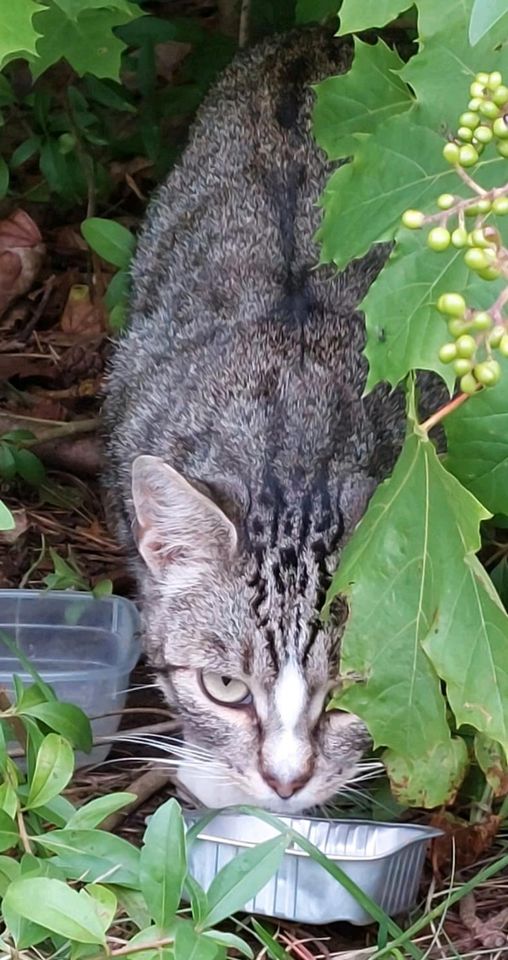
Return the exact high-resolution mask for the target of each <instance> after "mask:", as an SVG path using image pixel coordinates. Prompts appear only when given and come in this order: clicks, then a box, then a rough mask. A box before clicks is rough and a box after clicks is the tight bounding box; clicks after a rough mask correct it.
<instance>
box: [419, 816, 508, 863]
mask: <svg viewBox="0 0 508 960" xmlns="http://www.w3.org/2000/svg"><path fill="white" fill-rule="evenodd" d="M430 824H431V826H433V827H437V828H438V829H439V830H442V831H443V833H444V836H442V837H437V839H436V840H434V841H433V843H432V866H433V868H434V871H435V872H436V873H437V874H443V873H445V872H446V871H447V870H448V869H449V868H450V866H451V864H452V861H453V847H454V845H455V867H456V869H457V870H460V869H462V867H467V866H469V864H471V863H475V862H476V861H477V860H479V858H480V856H481V855H482V854H483V853H485V851H486V850H489V849H490V847H491V846H492V843H493V841H494V838H495V836H496V834H497V831H498V830H499V824H500V819H499V817H497V816H495V815H494V814H490V816H488V817H486V819H485V820H484V821H483V822H482V823H467V822H466V821H465V820H461V819H459V818H458V817H455V816H453V814H451V813H435V814H433V816H432V817H431V819H430Z"/></svg>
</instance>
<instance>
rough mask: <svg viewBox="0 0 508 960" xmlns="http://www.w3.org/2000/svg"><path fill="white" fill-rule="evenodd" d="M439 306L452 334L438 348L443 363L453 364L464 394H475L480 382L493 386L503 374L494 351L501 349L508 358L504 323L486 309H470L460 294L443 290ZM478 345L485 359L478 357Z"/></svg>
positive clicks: (507, 338) (484, 385)
mask: <svg viewBox="0 0 508 960" xmlns="http://www.w3.org/2000/svg"><path fill="white" fill-rule="evenodd" d="M437 309H438V310H439V312H440V313H442V314H443V315H444V316H445V317H447V318H448V331H449V333H450V334H451V336H452V337H453V340H452V341H451V342H450V343H445V344H444V345H443V346H442V347H441V349H440V351H439V359H440V360H441V362H442V363H453V369H454V371H455V373H456V374H457V376H458V377H460V388H461V390H462V391H463V392H464V393H474V392H475V390H476V389H477V387H478V385H479V384H480V385H481V386H483V387H493V386H494V385H495V384H496V383H497V382H498V380H499V377H500V376H501V368H500V366H499V363H498V362H497V360H494V359H493V358H492V351H493V350H499V353H500V354H501V355H502V356H503V357H508V333H507V332H506V328H505V326H504V324H503V323H496V322H495V319H494V317H493V316H492V314H491V313H490V312H489V311H487V310H474V309H471V308H468V307H467V305H466V301H465V300H464V297H463V296H462V295H461V294H460V293H443V294H442V295H441V296H440V297H439V299H438V301H437ZM479 348H484V353H485V358H484V359H482V360H479V359H478V351H479Z"/></svg>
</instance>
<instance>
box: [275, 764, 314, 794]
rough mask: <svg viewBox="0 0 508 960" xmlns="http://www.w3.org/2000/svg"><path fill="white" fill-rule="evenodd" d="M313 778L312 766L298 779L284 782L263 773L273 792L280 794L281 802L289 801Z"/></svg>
mask: <svg viewBox="0 0 508 960" xmlns="http://www.w3.org/2000/svg"><path fill="white" fill-rule="evenodd" d="M311 776H312V767H311V766H309V767H307V768H306V769H305V770H304V771H302V773H301V774H300V775H299V776H298V777H294V778H293V779H292V780H283V779H281V778H280V777H278V776H276V775H275V774H273V773H268V772H267V771H263V779H264V781H265V783H267V784H268V786H269V787H271V788H272V790H275V793H277V794H278V796H279V797H280V798H281V800H289V798H290V797H292V796H293V794H294V793H297V792H298V790H301V789H302V787H304V786H305V784H306V783H308V782H309V780H310V778H311Z"/></svg>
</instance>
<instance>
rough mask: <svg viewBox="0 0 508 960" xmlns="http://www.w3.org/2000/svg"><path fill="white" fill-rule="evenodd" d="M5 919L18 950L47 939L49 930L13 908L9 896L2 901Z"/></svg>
mask: <svg viewBox="0 0 508 960" xmlns="http://www.w3.org/2000/svg"><path fill="white" fill-rule="evenodd" d="M2 913H3V920H4V923H5V924H6V927H7V930H8V931H9V934H10V936H11V938H12V940H14V943H15V944H16V946H17V948H18V950H26V949H27V947H34V946H36V944H38V943H41V942H42V941H43V940H47V938H48V931H47V930H46V928H45V927H42V926H41V925H40V924H38V923H32V922H31V921H30V920H25V919H24V918H23V917H20V915H19V914H18V913H17V912H16V911H15V910H13V909H12V908H11V906H10V904H9V900H8V898H7V896H5V897H4V900H3V903H2Z"/></svg>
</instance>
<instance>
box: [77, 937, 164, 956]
mask: <svg viewBox="0 0 508 960" xmlns="http://www.w3.org/2000/svg"><path fill="white" fill-rule="evenodd" d="M174 942H175V938H174V937H161V939H160V940H154V941H152V942H149V941H147V942H146V943H133V944H132V946H131V945H129V944H128V943H126V944H125V947H119V948H118V950H109V949H108V948H106V950H105V952H104V953H98V954H96V955H95V956H94V957H90V960H104V956H106V957H128V956H129V954H131V953H142V952H143V951H144V950H159V949H160V948H161V947H170V946H171V945H172V944H173V943H174Z"/></svg>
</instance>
